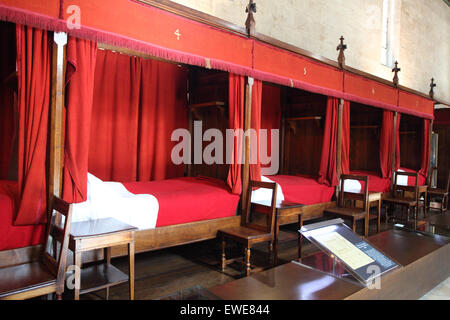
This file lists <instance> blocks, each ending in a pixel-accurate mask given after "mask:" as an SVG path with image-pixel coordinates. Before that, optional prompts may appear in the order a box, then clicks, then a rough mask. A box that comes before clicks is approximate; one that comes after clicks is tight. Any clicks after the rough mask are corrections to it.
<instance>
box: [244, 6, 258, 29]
mask: <svg viewBox="0 0 450 320" xmlns="http://www.w3.org/2000/svg"><path fill="white" fill-rule="evenodd" d="M245 12H246V13H248V16H247V21H245V28H246V29H247V34H248V36H249V37H250V36H251V34H254V33H255V24H256V23H255V18H254V17H253V13H256V3H254V2H253V0H250V1H249V3H248V5H247V7H246V8H245Z"/></svg>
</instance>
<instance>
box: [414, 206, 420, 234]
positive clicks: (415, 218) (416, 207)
mask: <svg viewBox="0 0 450 320" xmlns="http://www.w3.org/2000/svg"><path fill="white" fill-rule="evenodd" d="M418 213H419V207H418V206H415V207H414V230H417V215H418Z"/></svg>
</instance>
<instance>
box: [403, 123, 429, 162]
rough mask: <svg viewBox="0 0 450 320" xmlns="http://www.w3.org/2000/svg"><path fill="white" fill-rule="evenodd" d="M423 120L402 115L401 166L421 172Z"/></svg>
mask: <svg viewBox="0 0 450 320" xmlns="http://www.w3.org/2000/svg"><path fill="white" fill-rule="evenodd" d="M422 135H423V119H421V118H417V117H414V116H410V115H406V114H402V115H401V118H400V165H401V167H405V168H408V169H412V170H420V167H421V161H422V156H421V154H422Z"/></svg>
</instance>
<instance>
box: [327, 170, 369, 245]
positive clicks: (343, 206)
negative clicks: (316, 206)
mask: <svg viewBox="0 0 450 320" xmlns="http://www.w3.org/2000/svg"><path fill="white" fill-rule="evenodd" d="M345 180H357V181H360V182H364V190H363V191H362V192H360V193H356V192H348V190H347V191H346V190H345V188H344V187H345ZM340 185H341V189H340V190H341V191H340V192H339V198H338V200H337V202H336V207H332V208H327V209H325V210H324V212H323V214H324V215H332V216H334V217H340V218H343V219H350V220H351V221H352V230H353V232H356V223H357V221H359V220H364V227H363V229H364V236H366V237H367V236H368V235H369V220H370V218H371V217H370V214H369V177H368V176H360V175H350V174H343V175H341V178H340ZM357 201H358V202H360V203H361V204H362V206H361V207H359V206H357V205H356V204H357ZM373 218H377V216H374V217H373Z"/></svg>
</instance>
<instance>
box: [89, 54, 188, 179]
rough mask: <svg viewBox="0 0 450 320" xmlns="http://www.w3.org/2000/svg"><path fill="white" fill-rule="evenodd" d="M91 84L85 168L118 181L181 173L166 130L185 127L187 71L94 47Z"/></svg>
mask: <svg viewBox="0 0 450 320" xmlns="http://www.w3.org/2000/svg"><path fill="white" fill-rule="evenodd" d="M94 82H95V84H94V99H93V110H92V125H91V137H90V147H89V172H91V173H92V174H94V175H96V176H97V177H99V178H100V179H103V180H108V181H119V182H132V181H149V180H162V179H168V178H174V177H179V176H182V175H183V170H184V166H183V165H175V164H173V162H172V160H171V151H172V148H173V147H174V146H175V145H176V142H172V141H171V134H172V132H173V131H174V130H175V129H178V128H184V129H186V128H187V122H188V121H187V107H186V101H187V89H186V85H187V69H185V68H183V67H179V66H177V65H175V64H169V63H165V62H160V61H155V60H146V59H142V58H138V57H130V56H127V55H122V54H119V53H114V52H111V51H103V50H99V51H98V52H97V60H96V67H95V81H94Z"/></svg>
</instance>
